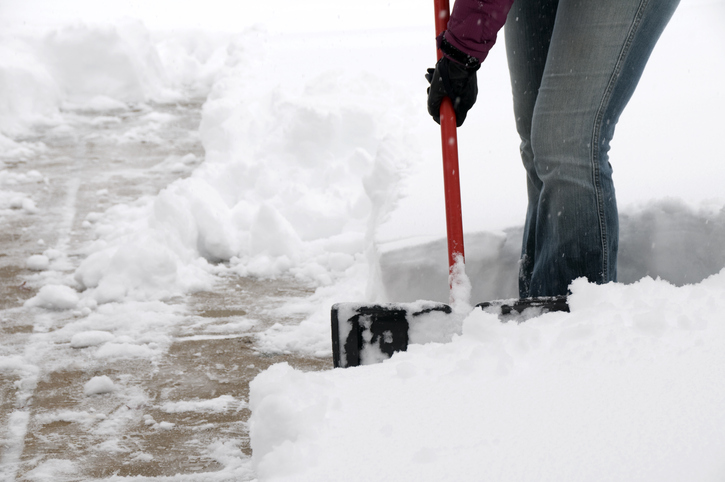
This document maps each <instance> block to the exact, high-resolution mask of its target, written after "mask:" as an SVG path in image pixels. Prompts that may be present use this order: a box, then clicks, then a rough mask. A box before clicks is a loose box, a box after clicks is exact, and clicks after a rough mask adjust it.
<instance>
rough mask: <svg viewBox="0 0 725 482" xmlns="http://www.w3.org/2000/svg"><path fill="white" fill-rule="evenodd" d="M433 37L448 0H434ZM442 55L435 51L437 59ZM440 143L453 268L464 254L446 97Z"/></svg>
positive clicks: (443, 22)
mask: <svg viewBox="0 0 725 482" xmlns="http://www.w3.org/2000/svg"><path fill="white" fill-rule="evenodd" d="M434 5H435V28H436V37H437V36H438V35H440V34H442V33H443V32H444V31H445V30H446V27H447V26H448V18H449V17H450V8H449V4H448V0H434ZM442 56H443V54H442V53H441V51H440V50H439V51H438V59H440V58H441V57H442ZM440 119H441V145H442V151H443V185H444V189H445V196H446V231H447V235H448V267H449V269H452V268H453V265H454V264H455V263H456V258H457V257H458V256H461V257H464V251H463V220H462V216H461V183H460V178H459V171H458V136H457V133H456V114H455V112H454V111H453V104H451V100H450V99H449V98H447V97H446V98H445V99H443V102H442V103H441V111H440Z"/></svg>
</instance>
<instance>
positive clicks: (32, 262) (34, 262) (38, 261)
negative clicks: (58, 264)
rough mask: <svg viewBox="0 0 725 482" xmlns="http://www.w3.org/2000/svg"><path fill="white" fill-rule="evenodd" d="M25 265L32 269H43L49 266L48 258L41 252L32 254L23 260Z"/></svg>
mask: <svg viewBox="0 0 725 482" xmlns="http://www.w3.org/2000/svg"><path fill="white" fill-rule="evenodd" d="M25 266H27V267H28V269H32V270H33V271H44V270H46V269H48V267H49V266H50V259H48V257H47V256H45V255H43V254H34V255H32V256H31V257H29V258H28V259H27V260H26V261H25Z"/></svg>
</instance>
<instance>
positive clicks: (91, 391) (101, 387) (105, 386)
mask: <svg viewBox="0 0 725 482" xmlns="http://www.w3.org/2000/svg"><path fill="white" fill-rule="evenodd" d="M114 391H116V385H115V384H114V383H113V380H111V379H110V378H108V377H107V376H106V375H102V376H100V377H93V378H91V379H90V380H89V381H88V382H86V384H85V385H83V394H84V395H85V396H87V397H90V396H91V395H102V394H104V393H111V392H114Z"/></svg>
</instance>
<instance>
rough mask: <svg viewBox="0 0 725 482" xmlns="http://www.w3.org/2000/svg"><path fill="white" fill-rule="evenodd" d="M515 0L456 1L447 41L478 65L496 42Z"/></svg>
mask: <svg viewBox="0 0 725 482" xmlns="http://www.w3.org/2000/svg"><path fill="white" fill-rule="evenodd" d="M512 3H514V0H456V3H455V4H454V5H453V12H451V18H450V20H449V21H448V30H446V33H445V38H446V40H447V41H448V42H449V43H450V44H451V45H453V46H454V47H456V48H458V49H459V50H461V51H463V52H465V53H467V54H468V55H471V56H473V57H476V58H477V59H478V60H480V61H481V62H483V61H484V59H485V58H486V56H487V55H488V52H489V50H491V47H493V44H494V43H496V34H497V33H498V31H499V30H501V27H503V24H504V23H505V22H506V16H507V15H508V12H509V10H510V9H511V4H512Z"/></svg>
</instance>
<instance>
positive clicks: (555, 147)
mask: <svg viewBox="0 0 725 482" xmlns="http://www.w3.org/2000/svg"><path fill="white" fill-rule="evenodd" d="M678 3H679V0H516V2H515V3H514V5H513V7H512V9H511V12H510V13H509V16H508V19H507V22H506V27H505V35H506V50H507V56H508V63H509V70H510V73H511V84H512V89H513V97H514V113H515V116H516V128H517V130H518V133H519V135H520V137H521V157H522V159H523V163H524V167H525V168H526V174H527V187H528V196H529V205H528V210H527V213H526V224H525V226H524V239H523V247H522V255H521V265H520V274H519V276H520V277H519V292H520V296H521V297H523V298H526V297H532V296H554V295H563V294H566V293H567V291H568V286H569V284H570V283H571V282H572V281H573V280H574V279H576V278H579V277H582V276H584V277H586V278H588V279H589V281H591V282H595V283H606V282H609V281H616V279H617V246H618V242H619V222H618V215H617V203H616V199H615V194H614V185H613V183H612V166H611V165H610V164H609V155H608V151H609V143H610V141H611V140H612V137H613V136H614V126H615V125H616V124H617V121H618V119H619V116H620V114H621V113H622V111H623V110H624V107H625V106H626V105H627V102H628V101H629V99H630V98H631V96H632V94H633V93H634V89H635V88H636V86H637V83H638V81H639V79H640V77H641V75H642V72H643V70H644V67H645V65H646V63H647V60H648V59H649V56H650V53H651V52H652V49H653V48H654V46H655V44H656V43H657V40H658V39H659V36H660V34H661V33H662V31H663V30H664V28H665V26H666V25H667V22H668V21H669V19H670V18H671V16H672V14H673V13H674V11H675V8H676V7H677V4H678ZM673 61H675V59H673ZM643 181H644V180H643Z"/></svg>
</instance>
